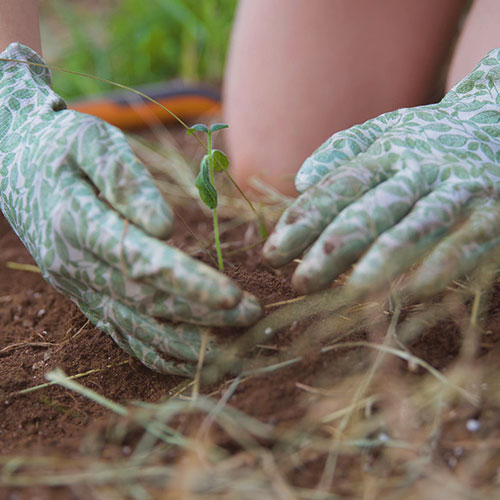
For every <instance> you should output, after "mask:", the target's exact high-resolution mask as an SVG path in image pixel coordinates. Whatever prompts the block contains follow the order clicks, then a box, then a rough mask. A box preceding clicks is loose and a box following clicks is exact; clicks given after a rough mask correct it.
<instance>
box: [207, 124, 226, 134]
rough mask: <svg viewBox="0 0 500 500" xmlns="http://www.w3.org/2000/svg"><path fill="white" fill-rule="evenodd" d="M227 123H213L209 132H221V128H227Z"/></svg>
mask: <svg viewBox="0 0 500 500" xmlns="http://www.w3.org/2000/svg"><path fill="white" fill-rule="evenodd" d="M228 127H229V125H228V124H227V123H214V124H213V125H211V126H210V132H217V130H222V129H223V128H228Z"/></svg>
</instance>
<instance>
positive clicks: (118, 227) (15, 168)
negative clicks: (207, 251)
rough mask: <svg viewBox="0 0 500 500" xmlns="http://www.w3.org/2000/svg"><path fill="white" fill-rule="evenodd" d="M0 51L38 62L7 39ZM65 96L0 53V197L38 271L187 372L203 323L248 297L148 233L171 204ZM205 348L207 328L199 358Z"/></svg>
mask: <svg viewBox="0 0 500 500" xmlns="http://www.w3.org/2000/svg"><path fill="white" fill-rule="evenodd" d="M1 57H3V58H7V59H15V60H18V61H30V62H32V63H35V64H43V61H42V60H41V59H40V57H39V56H38V55H37V54H36V53H35V52H33V51H32V50H31V49H29V48H27V47H25V46H22V45H19V44H12V45H10V46H9V47H8V48H7V49H6V51H4V52H3V54H2V55H1ZM65 108H66V106H65V104H64V101H63V100H62V99H61V98H60V97H59V96H58V95H56V94H55V93H54V92H53V91H52V90H51V78H50V73H49V71H48V70H47V69H46V68H43V67H41V66H32V65H28V64H23V63H20V62H5V61H3V62H1V61H0V165H1V167H0V208H1V210H2V212H3V213H4V215H5V217H6V218H7V219H8V220H9V222H10V223H11V225H12V227H13V228H14V230H15V231H16V233H17V235H18V236H19V238H20V239H21V240H22V241H23V243H24V244H25V245H26V247H27V248H28V250H29V251H30V253H31V255H32V256H33V258H34V259H35V261H36V262H37V264H38V266H39V267H40V269H41V271H42V274H43V276H44V278H45V279H46V280H47V281H48V282H49V283H50V284H51V285H53V286H54V287H55V288H56V289H57V290H59V291H60V292H61V293H63V294H64V295H66V296H68V297H70V298H71V299H72V300H73V301H74V302H75V303H76V304H77V305H78V307H79V308H80V309H81V310H82V311H83V313H84V314H85V315H86V316H87V317H88V318H89V319H90V320H91V321H92V322H93V323H94V324H95V325H96V326H97V327H98V328H100V329H101V330H104V331H105V332H107V333H108V334H110V335H111V337H112V338H113V339H114V340H115V341H116V343H117V344H118V345H119V346H120V347H121V348H122V349H124V350H125V351H126V352H127V353H129V354H131V355H133V356H137V357H138V358H139V359H140V360H141V361H142V363H144V364H145V365H146V366H148V367H149V368H152V369H153V370H156V371H159V372H162V373H171V374H177V375H183V376H192V375H193V373H194V369H195V362H196V361H197V359H198V356H199V354H200V348H201V347H200V346H201V345H202V342H201V339H202V335H203V334H204V332H206V331H207V328H203V326H242V325H247V324H250V323H252V322H254V321H255V320H256V319H257V318H258V317H259V316H260V313H261V309H260V306H259V304H258V302H257V301H256V299H255V298H254V297H252V296H251V295H249V294H246V293H243V292H242V291H241V290H240V289H239V288H238V287H237V286H236V285H235V284H234V283H233V282H232V281H231V280H230V279H229V278H227V277H226V276H224V275H222V274H220V273H219V272H217V271H215V270H214V269H212V268H210V267H208V266H206V265H204V264H202V263H201V262H198V261H196V260H193V259H191V258H190V257H188V256H187V255H185V254H183V253H182V252H180V251H179V250H176V249H175V248H171V247H169V246H168V245H167V244H165V243H164V242H162V241H160V239H159V238H165V237H166V236H167V235H168V234H169V232H170V228H171V222H172V214H171V212H170V209H169V208H168V206H167V205H166V204H165V202H164V200H163V198H162V196H161V194H160V193H159V191H158V190H157V188H156V187H155V184H154V182H153V180H152V178H151V176H150V175H149V174H148V172H147V171H146V169H145V168H144V166H143V165H142V164H140V163H139V162H138V161H137V159H136V158H135V157H134V155H133V153H132V151H131V150H130V148H129V146H128V144H127V142H126V140H125V138H124V136H123V135H122V133H121V132H120V131H119V130H118V129H116V128H114V127H112V126H110V125H108V124H107V123H105V122H103V121H101V120H99V119H97V118H94V117H92V116H89V115H85V114H80V113H77V112H74V111H68V110H66V109H65ZM154 317H157V318H163V319H164V320H167V321H163V320H157V319H154ZM215 351H216V346H215V344H214V341H213V339H211V338H209V342H208V345H207V348H206V351H205V352H206V354H205V360H208V361H210V359H213V357H214V355H215ZM161 353H164V354H166V355H168V356H169V357H170V358H175V360H172V359H171V360H167V359H164V358H163V357H162V356H161V355H160V354H161Z"/></svg>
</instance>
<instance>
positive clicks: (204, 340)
mask: <svg viewBox="0 0 500 500" xmlns="http://www.w3.org/2000/svg"><path fill="white" fill-rule="evenodd" d="M207 341H208V331H205V332H203V335H202V337H201V345H200V355H199V356H198V364H197V366H196V375H195V377H194V384H193V392H192V396H191V397H192V399H193V401H194V400H196V398H197V397H198V395H199V394H200V379H201V370H202V368H203V362H204V361H205V350H206V348H207Z"/></svg>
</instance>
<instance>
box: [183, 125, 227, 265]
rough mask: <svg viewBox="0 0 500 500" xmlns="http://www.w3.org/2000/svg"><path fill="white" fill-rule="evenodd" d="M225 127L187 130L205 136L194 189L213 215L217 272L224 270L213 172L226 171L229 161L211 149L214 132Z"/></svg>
mask: <svg viewBox="0 0 500 500" xmlns="http://www.w3.org/2000/svg"><path fill="white" fill-rule="evenodd" d="M227 127H228V125H226V124H225V123H214V124H213V125H211V126H210V128H208V127H207V126H206V125H204V124H203V123H197V124H196V125H193V126H192V127H190V128H189V129H188V130H187V134H188V135H190V134H192V133H193V132H202V133H204V134H207V154H206V155H205V156H204V157H203V158H202V159H201V162H200V173H199V174H198V176H197V177H196V187H197V188H198V192H199V193H200V198H201V199H202V201H203V203H205V205H206V206H207V207H208V208H210V209H211V210H212V213H213V217H214V237H215V248H216V249H217V263H218V265H219V271H222V270H223V269H224V262H223V260H222V251H221V248H220V235H219V222H218V219H217V191H216V189H215V185H214V172H224V171H226V170H227V168H228V167H229V160H228V158H227V156H226V155H225V154H224V153H223V152H222V151H219V150H218V149H214V148H213V147H212V135H213V134H214V132H217V131H218V130H222V129H224V128H227Z"/></svg>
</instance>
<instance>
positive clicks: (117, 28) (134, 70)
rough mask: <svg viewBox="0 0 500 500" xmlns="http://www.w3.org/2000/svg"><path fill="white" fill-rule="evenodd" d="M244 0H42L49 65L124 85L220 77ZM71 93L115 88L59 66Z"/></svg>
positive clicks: (57, 80)
mask: <svg viewBox="0 0 500 500" xmlns="http://www.w3.org/2000/svg"><path fill="white" fill-rule="evenodd" d="M236 4H237V0H203V1H202V0H147V1H144V0H71V1H69V0H42V1H41V2H40V9H41V26H42V43H43V51H44V58H45V60H46V61H47V63H49V64H54V65H56V66H60V67H62V68H65V69H69V70H73V71H80V72H83V73H87V74H90V75H95V76H99V77H101V78H106V79H110V80H113V81H117V82H119V83H122V84H124V85H129V86H139V85H141V84H145V83H153V82H157V81H161V80H166V79H173V78H182V79H184V80H188V81H191V82H193V81H194V82H196V81H204V82H208V83H211V84H218V83H219V82H220V80H221V78H222V74H223V71H224V62H225V58H226V52H227V47H228V43H229V36H230V32H231V24H232V21H233V17H234V12H235V8H236ZM53 78H54V89H55V90H56V92H58V93H60V94H61V95H62V96H64V97H65V98H68V99H70V98H77V97H82V96H88V95H92V94H96V93H100V92H105V91H109V90H110V89H109V87H108V86H106V85H104V84H101V83H100V82H97V81H95V80H91V79H88V78H79V77H75V76H73V75H68V74H64V73H61V72H53Z"/></svg>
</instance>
